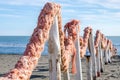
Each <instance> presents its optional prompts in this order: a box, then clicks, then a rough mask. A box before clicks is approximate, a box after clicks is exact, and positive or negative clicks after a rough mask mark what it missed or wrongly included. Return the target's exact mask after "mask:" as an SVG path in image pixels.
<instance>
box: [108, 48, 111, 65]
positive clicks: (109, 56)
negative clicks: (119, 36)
mask: <svg viewBox="0 0 120 80" xmlns="http://www.w3.org/2000/svg"><path fill="white" fill-rule="evenodd" d="M108 62H109V63H111V52H110V49H109V50H108Z"/></svg>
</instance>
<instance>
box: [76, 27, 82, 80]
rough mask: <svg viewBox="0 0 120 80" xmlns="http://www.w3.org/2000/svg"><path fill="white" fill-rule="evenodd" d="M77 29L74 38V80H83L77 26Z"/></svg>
mask: <svg viewBox="0 0 120 80" xmlns="http://www.w3.org/2000/svg"><path fill="white" fill-rule="evenodd" d="M76 29H77V30H76V31H77V40H76V44H75V47H76V67H77V73H76V79H75V80H83V78H82V65H81V57H80V42H79V26H78V27H77V28H76Z"/></svg>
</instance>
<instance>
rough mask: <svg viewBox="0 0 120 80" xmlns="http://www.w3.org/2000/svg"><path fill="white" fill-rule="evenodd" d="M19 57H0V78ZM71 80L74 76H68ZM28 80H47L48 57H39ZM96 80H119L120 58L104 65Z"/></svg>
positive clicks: (12, 66) (84, 66)
mask: <svg viewBox="0 0 120 80" xmlns="http://www.w3.org/2000/svg"><path fill="white" fill-rule="evenodd" d="M20 56H21V55H0V76H2V75H4V74H5V73H6V72H8V71H9V70H10V69H12V68H14V65H15V64H16V62H17V61H18V59H19V58H20ZM82 73H83V80H87V79H86V61H85V59H82ZM70 77H71V80H75V79H74V75H73V74H70ZM30 80H49V64H48V56H41V58H40V59H39V63H38V66H37V67H36V68H35V69H34V71H33V74H32V76H31V79H30ZM97 80H120V56H115V57H113V58H112V63H110V64H108V65H105V70H104V72H103V73H102V74H101V77H99V78H97Z"/></svg>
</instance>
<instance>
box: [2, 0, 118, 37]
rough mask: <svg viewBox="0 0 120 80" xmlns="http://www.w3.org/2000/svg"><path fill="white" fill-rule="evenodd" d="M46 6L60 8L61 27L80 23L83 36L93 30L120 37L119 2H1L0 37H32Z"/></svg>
mask: <svg viewBox="0 0 120 80" xmlns="http://www.w3.org/2000/svg"><path fill="white" fill-rule="evenodd" d="M46 2H56V3H59V4H60V5H61V8H62V9H61V10H62V22H63V23H62V25H63V26H64V25H65V23H67V22H68V21H70V20H72V19H77V20H79V21H80V26H81V32H80V34H81V35H83V30H84V28H85V27H87V26H91V27H92V29H93V33H94V34H95V32H96V30H100V31H101V32H102V33H103V34H105V35H106V36H120V0H1V1H0V36H17V35H19V36H30V35H31V34H32V32H33V30H34V28H35V27H36V24H37V18H38V16H39V14H40V12H41V9H42V8H43V6H44V5H45V3H46Z"/></svg>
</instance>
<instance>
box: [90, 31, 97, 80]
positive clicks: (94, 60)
mask: <svg viewBox="0 0 120 80" xmlns="http://www.w3.org/2000/svg"><path fill="white" fill-rule="evenodd" d="M89 44H90V53H91V58H92V63H93V65H92V70H93V74H92V75H93V80H96V77H97V68H96V67H97V66H96V55H95V52H94V41H93V34H92V32H91V34H90V38H89Z"/></svg>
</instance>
